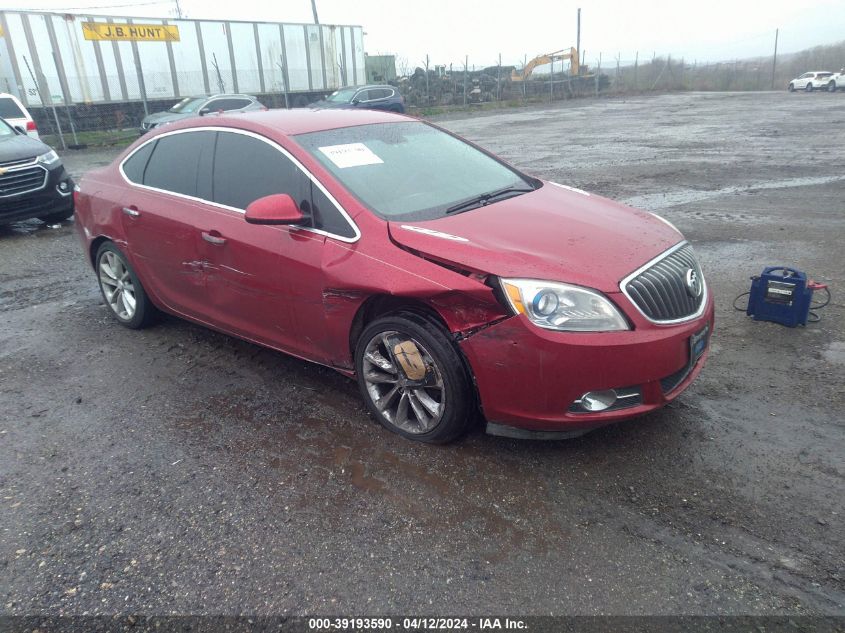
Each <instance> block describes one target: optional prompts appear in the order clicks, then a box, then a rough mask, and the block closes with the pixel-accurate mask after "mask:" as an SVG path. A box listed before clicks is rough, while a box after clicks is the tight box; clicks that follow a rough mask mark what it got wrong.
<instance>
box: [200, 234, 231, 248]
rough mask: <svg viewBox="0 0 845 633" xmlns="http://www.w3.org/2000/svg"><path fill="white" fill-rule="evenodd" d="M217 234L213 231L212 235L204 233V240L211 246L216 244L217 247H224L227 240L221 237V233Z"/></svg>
mask: <svg viewBox="0 0 845 633" xmlns="http://www.w3.org/2000/svg"><path fill="white" fill-rule="evenodd" d="M215 233H217V231H212V232H211V233H207V232H205V231H203V232H202V239H204V240H205V241H206V242H208V243H209V244H214V245H215V246H223V244H225V243H226V238H225V237H220V234H219V233H218V234H217V235H215Z"/></svg>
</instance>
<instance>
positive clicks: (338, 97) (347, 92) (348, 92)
mask: <svg viewBox="0 0 845 633" xmlns="http://www.w3.org/2000/svg"><path fill="white" fill-rule="evenodd" d="M357 91H358V89H357V88H341V89H340V90H335V91H334V92H333V93H331V94H330V95H329V96H328V97H326V101H333V102H334V103H349V102H350V101H352V97H354V96H355V93H356V92H357Z"/></svg>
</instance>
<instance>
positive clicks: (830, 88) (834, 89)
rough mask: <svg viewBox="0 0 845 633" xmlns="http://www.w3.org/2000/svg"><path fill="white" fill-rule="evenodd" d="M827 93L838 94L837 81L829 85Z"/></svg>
mask: <svg viewBox="0 0 845 633" xmlns="http://www.w3.org/2000/svg"><path fill="white" fill-rule="evenodd" d="M827 91H828V92H836V82H835V81H831V82H830V83H829V84H827Z"/></svg>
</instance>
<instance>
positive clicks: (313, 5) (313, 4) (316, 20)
mask: <svg viewBox="0 0 845 633" xmlns="http://www.w3.org/2000/svg"><path fill="white" fill-rule="evenodd" d="M311 10H312V11H313V12H314V24H319V23H320V19H319V18H318V17H317V0H311Z"/></svg>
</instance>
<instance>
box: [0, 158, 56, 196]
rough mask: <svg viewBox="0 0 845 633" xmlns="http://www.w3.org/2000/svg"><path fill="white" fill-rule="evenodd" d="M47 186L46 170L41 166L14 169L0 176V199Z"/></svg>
mask: <svg viewBox="0 0 845 633" xmlns="http://www.w3.org/2000/svg"><path fill="white" fill-rule="evenodd" d="M46 184H47V170H46V169H44V168H43V167H41V166H35V167H28V168H26V169H14V170H11V171H6V172H4V173H2V174H0V198H7V197H9V196H17V195H20V194H22V193H28V192H30V191H37V190H38V189H42V188H43V187H44V185H46Z"/></svg>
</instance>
